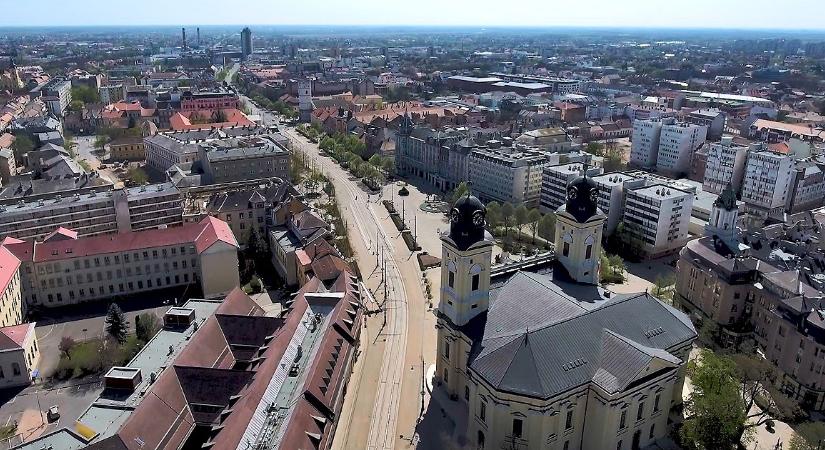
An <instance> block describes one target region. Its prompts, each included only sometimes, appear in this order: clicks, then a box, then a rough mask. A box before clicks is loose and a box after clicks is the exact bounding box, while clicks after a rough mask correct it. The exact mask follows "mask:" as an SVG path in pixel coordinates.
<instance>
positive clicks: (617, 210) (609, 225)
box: [593, 172, 645, 235]
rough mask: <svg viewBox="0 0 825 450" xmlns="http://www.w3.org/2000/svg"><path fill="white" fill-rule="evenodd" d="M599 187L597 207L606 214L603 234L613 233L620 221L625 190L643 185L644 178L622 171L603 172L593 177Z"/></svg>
mask: <svg viewBox="0 0 825 450" xmlns="http://www.w3.org/2000/svg"><path fill="white" fill-rule="evenodd" d="M593 181H594V182H596V186H598V188H599V194H598V195H599V199H598V202H597V203H598V205H599V209H601V210H602V212H603V213H604V214H605V215H606V216H607V220H606V221H605V222H604V233H605V235H610V234H613V232H614V231H616V227H617V226H619V223H620V222H621V221H622V215H623V214H624V202H625V196H626V195H627V191H628V190H630V189H638V188H641V187H644V186H645V179H643V178H639V177H636V176H633V175H631V174H627V173H623V172H612V173H605V174H602V175H596V176H594V177H593Z"/></svg>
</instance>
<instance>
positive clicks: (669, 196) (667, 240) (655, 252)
mask: <svg viewBox="0 0 825 450" xmlns="http://www.w3.org/2000/svg"><path fill="white" fill-rule="evenodd" d="M692 207H693V194H692V193H690V192H686V191H683V190H680V189H676V188H674V187H670V186H667V185H664V184H654V185H651V186H647V187H644V188H640V189H632V190H629V191H627V200H626V201H625V208H624V220H623V221H624V223H625V226H626V229H627V231H628V232H630V233H631V234H632V235H633V236H634V241H635V242H634V243H635V245H638V247H639V248H638V250H639V251H640V252H641V253H643V254H644V255H645V257H648V258H656V257H659V256H663V255H667V254H669V253H673V252H676V251H678V250H679V249H680V248H682V247H683V246H684V245H685V243H687V241H688V227H689V225H690V213H691V208H692Z"/></svg>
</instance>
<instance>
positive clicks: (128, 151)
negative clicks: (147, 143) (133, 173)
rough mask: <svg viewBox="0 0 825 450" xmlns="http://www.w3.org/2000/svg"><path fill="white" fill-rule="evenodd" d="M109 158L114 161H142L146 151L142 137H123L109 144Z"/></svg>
mask: <svg viewBox="0 0 825 450" xmlns="http://www.w3.org/2000/svg"><path fill="white" fill-rule="evenodd" d="M109 152H110V158H111V159H113V160H115V161H143V160H144V159H145V158H146V150H145V148H144V145H143V138H142V137H124V138H120V139H117V140H114V141H112V142H110V143H109Z"/></svg>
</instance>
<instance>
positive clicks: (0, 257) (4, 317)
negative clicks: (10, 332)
mask: <svg viewBox="0 0 825 450" xmlns="http://www.w3.org/2000/svg"><path fill="white" fill-rule="evenodd" d="M0 289H2V293H0V327H9V326H13V325H19V324H21V323H23V316H24V314H25V311H24V306H23V297H22V291H21V284H20V260H19V259H17V257H16V256H14V254H12V253H11V252H10V251H8V249H6V248H4V247H0Z"/></svg>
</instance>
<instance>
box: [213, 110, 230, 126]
mask: <svg viewBox="0 0 825 450" xmlns="http://www.w3.org/2000/svg"><path fill="white" fill-rule="evenodd" d="M228 120H229V119H228V118H227V117H226V113H225V112H223V110H222V109H219V110H217V111H215V114H213V115H212V121H213V122H214V123H224V122H227V121H228Z"/></svg>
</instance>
